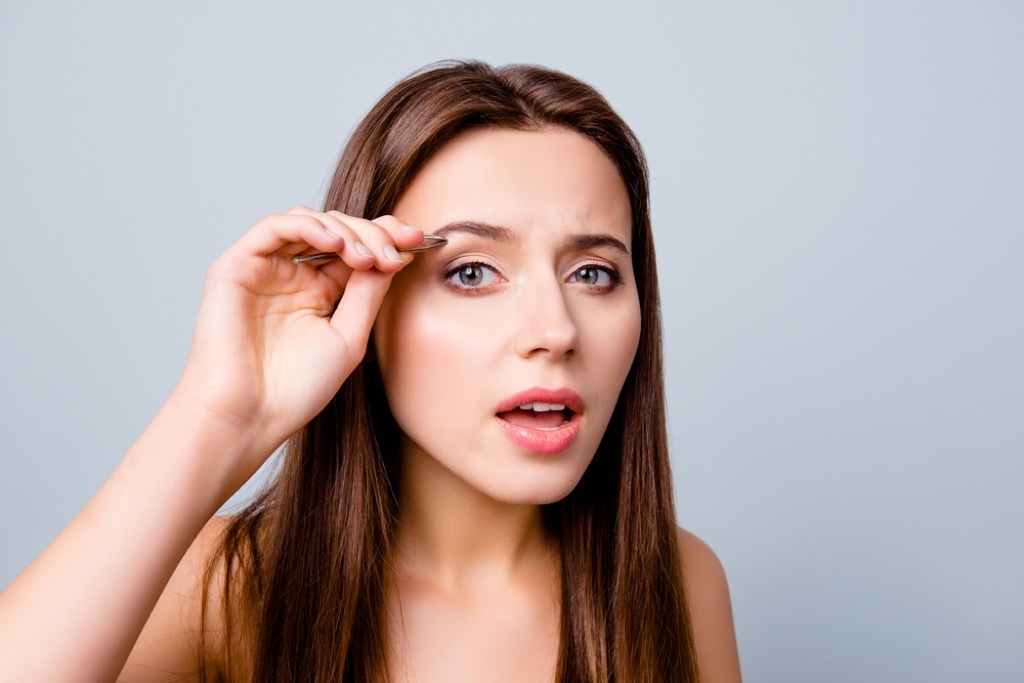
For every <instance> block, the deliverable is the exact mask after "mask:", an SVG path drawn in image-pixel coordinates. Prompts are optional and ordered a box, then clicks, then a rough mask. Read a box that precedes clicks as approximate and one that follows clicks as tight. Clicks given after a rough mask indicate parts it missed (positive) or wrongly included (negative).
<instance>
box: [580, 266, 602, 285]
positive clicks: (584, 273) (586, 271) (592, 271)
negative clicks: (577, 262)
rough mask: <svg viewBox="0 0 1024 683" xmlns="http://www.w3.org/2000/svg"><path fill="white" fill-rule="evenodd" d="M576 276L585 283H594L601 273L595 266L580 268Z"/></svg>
mask: <svg viewBox="0 0 1024 683" xmlns="http://www.w3.org/2000/svg"><path fill="white" fill-rule="evenodd" d="M576 277H577V279H578V280H579V281H580V282H582V283H583V284H585V285H596V284H597V282H598V279H599V278H600V277H601V273H600V271H598V269H597V268H580V269H579V272H578V273H577V274H576Z"/></svg>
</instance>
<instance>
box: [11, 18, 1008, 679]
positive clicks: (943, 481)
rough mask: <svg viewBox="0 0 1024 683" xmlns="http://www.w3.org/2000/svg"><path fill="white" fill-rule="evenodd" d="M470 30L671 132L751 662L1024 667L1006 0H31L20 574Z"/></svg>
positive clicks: (676, 297) (712, 460) (665, 200)
mask: <svg viewBox="0 0 1024 683" xmlns="http://www.w3.org/2000/svg"><path fill="white" fill-rule="evenodd" d="M444 58H479V59H483V60H486V61H489V62H492V63H499V64H500V63H508V62H532V63H539V64H544V65H547V66H551V67H555V68H558V69H561V70H564V71H567V72H569V73H571V74H573V75H576V76H578V77H581V78H583V79H584V80H587V81H589V82H591V83H592V84H594V85H595V86H597V87H598V88H599V89H600V90H601V91H602V92H603V93H604V94H605V95H606V96H607V97H608V99H609V100H610V101H611V102H612V104H613V106H615V107H616V108H617V109H618V110H619V112H620V113H621V114H622V115H623V116H624V117H625V118H626V120H627V121H628V122H629V123H630V124H631V125H632V126H633V128H634V129H635V130H636V132H637V133H638V135H639V137H640V139H641V140H642V142H643V143H644V145H645V147H646V150H647V153H648V156H649V161H650V165H651V172H652V177H653V186H652V189H653V211H654V223H655V232H656V238H657V247H658V259H659V267H660V279H661V285H662V297H663V304H664V312H663V315H664V319H665V322H666V336H665V348H666V352H667V383H668V401H669V413H670V424H669V430H670V435H671V440H672V449H673V463H674V468H675V469H674V474H675V483H676V492H677V500H678V504H679V519H680V523H681V524H682V525H684V526H685V527H687V528H689V529H691V530H693V531H694V532H696V533H697V534H698V535H700V536H701V537H703V538H704V539H705V540H707V541H708V542H709V543H710V544H711V545H712V547H714V548H715V550H716V551H717V552H718V554H719V556H720V557H721V559H722V561H723V563H724V564H725V567H726V570H727V572H728V575H729V578H730V583H731V587H732V595H733V602H734V608H735V616H736V626H737V632H738V636H739V644H740V651H741V656H742V665H743V669H744V673H745V675H746V678H747V680H749V681H779V682H783V681H851V682H853V681H922V682H923V681H928V682H934V681H972V682H973V681H1021V680H1024V673H1022V672H1024V648H1022V647H1021V646H1022V643H1024V5H1022V3H1020V2H1015V1H1011V0H1004V1H1002V2H999V1H996V0H988V1H978V0H963V1H962V2H946V1H926V0H921V1H919V2H910V1H907V0H895V1H893V0H878V1H874V2H852V1H851V2H839V1H826V0H806V1H802V2H797V1H784V2H757V1H754V0H750V1H748V2H734V1H724V2H714V3H711V2H683V3H669V2H665V3H661V4H644V3H635V4H629V3H625V2H619V3H614V4H612V3H607V4H602V3H594V2H571V3H558V2H551V1H545V2H536V1H535V0H529V1H523V2H518V3H501V4H498V3H493V4H492V3H479V2H468V1H460V0H438V1H436V2H433V3H412V2H408V3H395V2H372V3H369V2H368V3H364V4H356V3H354V2H335V3H327V2H323V3H315V4H304V3H292V4H289V5H287V6H285V4H284V3H280V4H276V3H258V2H256V3H254V2H231V3H227V2H222V3H217V2H210V3H192V2H173V3H171V2H144V3H143V2H107V3H73V2H28V1H27V0H25V1H23V2H9V1H8V2H2V3H0V224H2V229H3V257H2V264H3V266H2V268H0V291H2V292H3V295H2V303H0V320H2V323H0V330H2V334H0V351H2V358H3V360H2V365H0V368H2V382H0V436H2V442H0V586H3V585H6V584H7V583H8V582H9V581H10V580H11V579H13V578H14V576H15V575H16V574H17V573H18V572H19V571H20V570H21V569H22V568H23V567H24V566H25V565H26V564H27V563H28V562H29V561H30V560H31V559H32V558H33V557H34V556H35V555H36V554H37V553H39V552H40V551H41V550H42V549H43V548H44V547H45V546H46V544H47V543H48V542H49V541H50V540H51V539H52V538H53V537H54V536H55V535H56V534H57V533H58V531H59V530H60V529H61V528H62V527H63V526H64V525H65V524H66V523H67V522H68V521H69V520H70V519H71V518H72V517H73V516H74V514H75V513H76V512H77V511H78V510H79V509H80V508H81V506H82V505H83V504H84V503H85V502H86V501H87V500H88V498H89V497H90V496H91V495H92V493H93V492H94V491H95V490H96V489H97V488H98V487H99V485H100V483H101V482H102V481H103V479H104V478H105V477H106V476H107V475H108V474H109V473H110V472H111V470H112V469H113V468H114V467H115V466H116V464H117V462H118V461H119V459H120V458H121V456H122V454H123V453H124V451H125V450H126V449H127V448H128V447H129V446H130V445H131V443H132V442H133V441H134V439H135V438H136V437H137V436H138V434H139V433H140V432H141V431H142V430H143V429H144V427H145V425H146V424H147V422H148V421H149V419H150V418H151V417H152V416H153V414H154V413H155V412H156V410H157V409H158V407H159V406H160V404H161V402H162V400H163V399H164V397H165V396H166V395H167V393H168V392H169V391H170V390H171V388H172V387H173V386H174V384H175V382H176V380H177V378H178V376H179V373H180V371H181V369H182V367H183V364H184V361H185V358H186V353H187V350H188V343H189V337H190V334H191V329H192V323H193V319H194V316H195V312H196V310H197V306H198V302H199V295H200V291H201V287H202V282H203V275H204V272H205V270H206V268H207V266H208V265H209V264H210V262H211V261H212V260H213V259H214V258H215V257H216V256H217V254H219V253H220V252H221V251H222V250H223V249H224V248H225V247H227V246H228V245H229V244H230V243H231V242H232V241H234V240H235V238H236V237H237V236H238V235H240V234H241V233H242V232H243V231H244V230H245V229H246V228H248V227H249V226H250V225H251V224H252V223H254V222H256V221H257V220H258V219H259V218H261V217H262V216H263V215H265V214H267V213H270V212H276V211H285V210H287V209H289V208H290V207H291V206H293V205H295V204H299V203H303V204H309V205H313V206H319V205H320V203H321V201H322V197H323V192H324V188H325V186H326V182H327V179H328V178H329V174H330V172H331V169H332V166H333V163H334V161H335V159H336V157H337V155H338V153H339V151H340V149H341V146H342V144H343V142H344V140H345V138H346V136H347V135H348V133H349V132H350V131H351V130H352V128H353V126H354V125H355V124H356V122H357V121H358V120H359V118H360V117H361V116H362V115H363V114H364V113H365V112H366V111H367V110H368V108H369V107H370V106H371V105H372V103H373V102H374V101H375V100H376V98H377V97H378V96H379V95H381V94H382V93H383V92H384V90H386V89H387V88H388V87H389V86H390V85H391V84H392V83H393V82H395V81H396V80H398V79H400V78H402V77H403V76H405V75H406V74H408V73H409V72H411V71H413V70H415V69H417V68H419V67H421V66H423V65H425V64H427V63H429V62H433V61H436V60H439V59H444ZM485 333H486V331H485V330H481V334H485ZM124 560H125V561H126V562H131V558H130V557H126V558H124Z"/></svg>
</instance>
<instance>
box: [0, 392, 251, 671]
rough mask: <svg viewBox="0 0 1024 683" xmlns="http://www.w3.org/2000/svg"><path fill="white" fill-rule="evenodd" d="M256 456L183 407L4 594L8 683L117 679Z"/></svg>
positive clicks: (170, 406)
mask: <svg viewBox="0 0 1024 683" xmlns="http://www.w3.org/2000/svg"><path fill="white" fill-rule="evenodd" d="M252 447H253V445H252V444H250V443H247V442H246V441H245V439H242V438H240V434H239V433H237V432H236V431H234V430H231V429H227V428H224V427H222V426H216V425H215V424H214V423H213V421H208V420H203V419H202V417H201V416H197V415H196V414H195V413H194V412H193V409H192V408H191V407H190V406H189V404H188V403H187V402H186V401H183V400H181V399H180V398H178V397H175V396H172V397H171V398H170V399H169V400H168V402H167V403H166V404H165V405H164V407H163V408H162V409H161V411H160V413H159V414H158V415H157V417H156V418H155V419H154V421H153V422H152V423H151V424H150V426H149V427H148V428H147V429H146V431H145V432H144V433H143V435H142V436H141V437H140V439H139V440H138V442H137V443H136V444H135V445H134V446H133V447H132V448H131V450H130V451H129V452H128V454H127V455H126V456H125V458H124V460H123V461H122V462H121V464H120V465H119V466H118V468H117V469H116V470H115V471H114V473H113V474H112V475H111V476H110V478H109V479H108V480H107V481H106V482H105V483H104V484H103V486H102V487H101V489H100V490H99V491H98V492H97V494H96V495H95V496H94V497H93V498H92V500H91V501H90V502H89V503H88V504H87V505H86V507H85V508H84V509H83V510H82V511H81V512H80V513H79V514H78V516H77V517H76V518H75V519H74V520H73V521H72V522H71V523H70V524H69V525H68V527H67V528H66V529H65V530H64V531H63V532H62V533H61V534H60V535H59V536H58V537H57V539H56V540H54V542H53V543H52V544H51V545H50V546H49V547H48V548H47V549H46V550H45V551H44V552H43V554H42V555H40V556H39V557H38V558H37V559H36V560H35V561H34V562H33V563H32V564H31V565H30V566H29V567H28V568H27V569H26V570H25V571H24V572H23V573H22V574H21V575H20V576H19V577H18V578H17V579H15V581H14V582H13V583H12V584H11V585H10V586H9V587H8V588H7V589H6V590H4V592H3V593H0V681H4V682H6V681H29V680H46V681H65V680H66V681H72V680H73V681H104V680H114V678H115V677H116V676H117V674H118V672H120V670H121V668H122V667H123V665H124V662H125V659H126V658H127V657H128V654H129V652H130V651H131V648H132V645H133V644H134V642H135V640H136V639H137V638H138V635H139V632H140V631H141V630H142V627H143V626H144V625H145V622H146V619H147V617H148V615H149V613H150V612H151V611H152V609H153V606H154V605H155V604H156V601H157V599H158V598H159V597H160V594H161V591H162V590H163V588H164V586H165V584H166V583H167V580H168V579H169V578H170V576H171V574H172V572H173V571H174V569H175V567H176V566H177V564H178V562H179V561H180V560H181V558H182V556H183V555H184V553H185V551H186V550H187V549H188V547H189V545H190V543H191V542H192V541H193V540H194V539H195V537H196V536H197V534H198V533H199V531H200V530H201V529H202V527H203V525H204V524H205V523H206V522H207V521H208V520H209V519H210V517H212V516H213V514H214V513H215V512H216V511H217V509H218V508H219V507H220V505H221V504H222V503H223V502H224V500H226V498H227V497H228V496H229V495H230V494H231V492H232V491H233V490H234V487H235V486H237V485H238V484H239V483H240V482H234V481H232V480H231V475H230V474H229V471H230V470H229V468H228V467H227V466H226V465H225V463H230V462H232V461H237V458H236V457H233V456H234V455H235V453H237V452H238V451H239V449H247V448H252Z"/></svg>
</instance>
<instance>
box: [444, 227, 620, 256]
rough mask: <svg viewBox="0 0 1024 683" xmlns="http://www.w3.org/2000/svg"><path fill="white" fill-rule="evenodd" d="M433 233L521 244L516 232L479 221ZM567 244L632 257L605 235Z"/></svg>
mask: <svg viewBox="0 0 1024 683" xmlns="http://www.w3.org/2000/svg"><path fill="white" fill-rule="evenodd" d="M431 232H432V233H433V234H434V235H437V236H438V237H445V236H447V235H450V234H451V233H453V232H461V233H466V234H469V235H474V236H476V237H482V238H484V239H487V240H491V241H494V242H501V243H502V244H510V245H512V246H519V244H520V241H519V235H517V234H516V233H515V231H514V230H510V229H509V228H506V227H503V226H501V225H493V224H491V223H481V222H479V221H458V222H456V223H449V224H447V225H444V226H442V227H440V228H437V229H436V230H433V231H431ZM565 243H566V246H568V247H570V248H572V249H574V250H576V251H588V250H590V249H598V248H601V247H605V248H611V249H614V250H615V251H618V252H621V253H622V254H624V255H625V256H629V255H630V253H629V249H628V248H627V247H626V245H625V244H623V243H622V241H621V240H618V239H616V238H614V237H612V236H611V235H607V234H603V233H599V234H589V233H588V234H585V235H570V236H569V237H567V238H566V240H565Z"/></svg>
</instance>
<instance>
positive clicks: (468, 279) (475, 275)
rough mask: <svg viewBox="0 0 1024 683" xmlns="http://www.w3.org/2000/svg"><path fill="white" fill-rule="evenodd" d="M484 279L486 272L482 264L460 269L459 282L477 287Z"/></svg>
mask: <svg viewBox="0 0 1024 683" xmlns="http://www.w3.org/2000/svg"><path fill="white" fill-rule="evenodd" d="M483 279H484V272H483V269H482V268H481V267H480V266H465V267H464V268H460V269H459V282H461V283H462V284H463V285H465V286H467V287H475V286H476V285H478V284H480V283H481V282H482V281H483Z"/></svg>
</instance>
